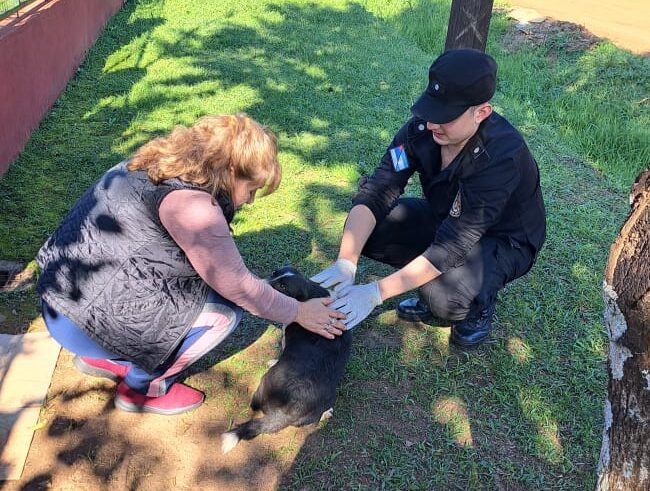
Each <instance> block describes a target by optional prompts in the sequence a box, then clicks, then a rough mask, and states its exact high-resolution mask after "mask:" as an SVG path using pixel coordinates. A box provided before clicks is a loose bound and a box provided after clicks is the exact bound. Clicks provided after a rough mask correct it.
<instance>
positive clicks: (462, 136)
mask: <svg viewBox="0 0 650 491" xmlns="http://www.w3.org/2000/svg"><path fill="white" fill-rule="evenodd" d="M496 72H497V66H496V62H495V61H494V59H493V58H492V57H490V56H489V55H487V54H485V53H483V52H481V51H477V50H472V49H456V50H450V51H447V52H445V53H444V54H442V55H441V56H439V57H438V58H437V59H436V60H435V61H434V62H433V64H432V65H431V67H430V69H429V83H428V86H427V88H426V90H425V91H424V93H423V94H422V95H421V96H420V98H419V99H418V100H417V101H416V102H415V104H414V105H413V107H412V108H411V111H412V113H413V117H412V118H411V119H409V120H408V121H407V122H406V124H405V125H404V126H403V127H402V128H401V129H400V130H399V131H398V132H397V134H396V135H395V137H394V139H393V142H392V143H391V145H390V146H389V148H388V150H387V151H386V153H385V155H384V157H383V158H382V160H381V163H380V165H379V166H378V167H377V168H376V170H375V171H374V173H373V174H372V176H370V177H369V178H364V179H363V180H362V181H361V183H360V185H359V190H358V193H357V194H356V195H355V196H354V198H353V207H352V209H351V210H350V213H349V214H348V217H347V220H346V222H345V227H344V230H343V236H342V239H341V245H340V250H339V255H338V259H337V261H336V262H335V263H334V264H332V265H331V266H330V267H328V268H327V269H325V270H324V271H322V272H320V273H318V274H317V275H316V276H314V277H313V278H312V279H313V280H314V281H316V282H318V283H320V284H322V285H323V286H324V287H326V288H333V289H334V290H335V292H336V295H337V297H338V299H337V300H336V301H335V302H334V303H333V304H332V305H331V306H332V307H333V308H335V309H338V310H339V311H340V312H342V313H344V314H346V315H347V319H346V321H344V322H345V323H346V325H347V328H348V329H350V328H352V327H354V326H355V325H356V324H358V323H359V322H361V321H363V320H364V319H365V318H366V317H367V316H368V315H369V314H370V312H371V311H372V310H373V309H374V308H375V307H376V306H377V305H379V304H381V303H382V302H383V301H384V300H386V299H388V298H391V297H394V296H396V295H400V294H402V293H404V292H407V291H410V290H412V289H415V288H419V289H420V290H419V298H411V299H408V300H405V301H403V302H401V303H400V304H399V306H398V308H397V315H398V316H399V317H400V318H402V319H406V320H411V321H426V320H429V319H430V318H432V317H433V316H436V317H438V318H440V319H445V320H448V321H450V322H451V324H452V332H451V341H452V342H453V343H455V344H457V345H461V346H474V345H478V344H480V343H482V342H483V341H485V340H486V339H487V338H488V336H489V334H490V331H491V329H492V322H493V317H494V312H495V304H496V300H497V293H498V292H499V290H501V289H502V288H503V287H504V286H505V285H506V284H507V283H508V282H510V281H512V280H514V279H516V278H518V277H520V276H522V275H523V274H525V273H526V272H528V270H530V268H531V267H532V265H533V262H534V261H535V258H536V256H537V254H538V252H539V250H540V248H541V247H542V244H543V243H544V239H545V234H546V213H545V210H544V202H543V199H542V191H541V189H540V179H539V169H538V167H537V164H536V162H535V159H534V158H533V156H532V155H531V153H530V150H529V149H528V147H527V145H526V142H525V141H524V139H523V137H522V136H521V135H520V134H519V132H518V131H517V130H516V129H515V128H514V127H513V126H512V125H510V123H509V122H508V121H506V120H505V119H504V118H503V117H502V116H500V115H499V114H497V113H496V112H495V111H493V109H492V106H491V104H490V102H489V101H490V99H491V98H492V96H493V95H494V91H495V87H496ZM416 172H417V173H418V174H419V178H420V182H421V184H422V191H423V194H424V198H401V197H400V196H401V195H402V194H403V192H404V188H405V187H406V185H407V183H408V180H409V178H410V177H411V176H412V175H413V174H415V173H416ZM361 255H364V256H366V257H369V258H372V259H375V260H377V261H381V262H382V263H386V264H389V265H391V266H393V267H395V268H398V270H397V271H396V272H394V273H393V274H391V275H389V276H387V277H385V278H382V279H381V280H379V281H375V282H372V283H368V284H362V285H354V280H355V274H356V267H357V262H358V260H359V257H360V256H361Z"/></svg>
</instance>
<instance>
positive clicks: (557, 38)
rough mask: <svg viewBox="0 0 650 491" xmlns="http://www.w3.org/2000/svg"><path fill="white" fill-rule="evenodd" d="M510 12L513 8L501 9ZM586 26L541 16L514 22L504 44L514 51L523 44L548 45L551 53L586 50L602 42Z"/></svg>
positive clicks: (508, 49)
mask: <svg viewBox="0 0 650 491" xmlns="http://www.w3.org/2000/svg"><path fill="white" fill-rule="evenodd" d="M500 11H501V12H502V13H507V14H510V12H511V10H510V9H507V10H503V9H502V10H500ZM602 41H603V39H602V38H599V37H597V36H594V35H593V34H592V33H591V32H589V31H588V30H587V29H586V28H585V27H583V26H580V25H577V24H573V23H571V22H566V21H561V20H556V19H552V18H540V19H539V20H535V21H531V22H519V23H516V24H513V25H512V26H511V27H510V28H509V29H508V31H507V32H506V34H505V36H504V39H503V46H504V49H505V51H506V52H508V53H513V52H515V51H518V50H520V49H521V48H522V47H523V46H533V47H539V46H546V47H547V48H548V52H549V53H553V52H556V51H559V50H561V51H565V52H577V51H585V50H587V49H589V48H591V47H592V46H595V45H596V44H598V43H600V42H602Z"/></svg>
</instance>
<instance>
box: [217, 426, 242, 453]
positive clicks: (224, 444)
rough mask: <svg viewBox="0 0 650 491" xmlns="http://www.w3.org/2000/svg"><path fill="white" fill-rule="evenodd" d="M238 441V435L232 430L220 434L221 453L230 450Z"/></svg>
mask: <svg viewBox="0 0 650 491" xmlns="http://www.w3.org/2000/svg"><path fill="white" fill-rule="evenodd" d="M238 443H239V437H238V436H237V433H235V432H234V431H229V432H227V433H222V434H221V451H222V452H223V453H228V452H230V451H231V450H232V449H233V448H235V447H236V446H237V444H238Z"/></svg>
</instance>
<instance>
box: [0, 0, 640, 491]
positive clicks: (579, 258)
mask: <svg viewBox="0 0 650 491" xmlns="http://www.w3.org/2000/svg"><path fill="white" fill-rule="evenodd" d="M449 5H450V2H449V1H440V2H436V1H423V0H422V1H408V2H404V1H401V0H400V1H398V0H383V1H380V0H365V1H361V0H359V1H344V0H323V1H321V2H318V3H316V2H307V1H298V0H295V1H287V0H275V1H256V2H253V1H248V0H243V1H242V2H238V3H237V4H236V5H234V2H200V3H199V2H182V1H180V0H166V1H163V0H150V1H140V2H127V3H126V5H125V7H124V9H123V10H122V11H121V12H119V13H118V14H117V15H116V17H115V18H114V19H113V20H112V21H111V22H110V24H109V25H108V27H107V29H106V30H105V32H104V33H103V35H102V36H101V37H100V39H99V41H98V42H97V44H96V45H95V46H94V47H93V48H92V50H91V51H90V53H89V54H88V57H87V59H86V61H85V62H84V64H83V65H82V66H81V68H80V70H79V71H78V74H77V76H76V77H75V79H74V80H72V81H71V82H70V84H69V85H68V88H67V89H66V91H65V93H64V94H63V95H62V97H61V98H60V99H59V101H58V102H57V104H56V105H55V107H54V108H53V109H52V110H51V111H50V113H49V115H48V116H47V117H46V118H45V120H44V121H43V122H42V124H41V126H40V128H39V129H38V130H37V131H35V132H34V134H33V136H32V138H31V140H30V142H29V144H28V145H27V148H26V149H25V151H24V152H23V153H22V154H21V156H20V157H19V159H18V160H17V161H16V163H15V164H14V165H12V167H11V168H10V170H9V172H8V173H7V174H6V175H5V176H4V177H3V178H2V180H1V181H0V202H1V203H2V210H3V214H2V218H0V251H2V253H1V256H2V257H1V259H10V260H19V261H24V262H28V261H30V260H31V259H32V258H33V257H34V255H35V253H36V251H37V250H38V248H39V247H40V245H41V244H42V243H43V242H44V240H45V239H46V237H47V236H48V234H50V233H51V232H52V231H53V229H54V228H55V227H56V225H57V223H58V222H59V221H60V219H61V218H62V216H63V215H64V214H65V212H66V211H67V210H68V209H69V208H70V207H71V206H72V204H73V203H74V201H75V199H76V198H77V197H78V196H79V195H80V194H81V192H82V191H83V190H84V189H85V188H86V187H87V186H88V185H90V184H91V183H92V182H93V181H94V180H95V179H96V178H97V177H98V176H99V175H101V174H102V172H104V171H105V170H106V169H107V168H109V167H111V166H112V165H114V164H115V163H116V162H118V161H120V160H122V159H124V158H126V157H127V156H128V155H129V154H130V153H131V152H132V151H133V150H134V149H135V148H137V147H138V145H140V144H142V143H143V142H145V141H147V140H148V139H150V138H151V137H153V136H155V135H158V134H161V133H164V132H166V131H167V130H169V129H170V128H171V127H173V125H175V124H190V123H192V122H193V121H194V120H195V119H196V118H197V117H199V116H201V115H204V114H210V113H220V112H232V111H246V112H248V113H249V114H251V115H252V116H253V117H255V118H256V119H258V120H260V121H262V122H263V123H265V124H267V125H269V126H270V127H271V128H272V129H273V130H274V131H276V132H277V134H278V135H279V137H280V148H281V155H280V159H281V162H282V164H283V166H284V170H285V178H284V181H283V183H282V186H281V187H280V189H279V191H278V192H277V193H275V194H274V195H272V196H270V197H268V198H265V199H263V200H259V201H258V203H257V204H256V205H255V206H253V207H252V208H248V209H247V210H245V211H244V212H243V213H241V214H240V215H239V216H238V217H237V219H236V222H235V224H234V230H235V234H236V240H237V242H238V244H239V245H240V248H241V251H242V254H243V255H244V257H245V259H246V261H247V264H248V265H249V267H250V268H251V269H252V270H253V271H255V272H257V273H258V274H260V275H264V274H267V273H268V272H269V271H271V270H272V269H273V268H274V267H276V266H277V265H279V264H282V263H283V262H284V261H285V260H287V259H288V260H290V261H292V262H293V263H294V264H296V265H297V266H298V267H300V268H301V269H303V270H304V271H306V272H310V273H311V272H315V271H316V270H317V269H318V268H320V267H322V266H324V265H326V264H327V263H328V261H330V260H331V259H332V258H333V257H334V256H335V253H336V249H337V244H338V240H339V235H340V231H341V227H342V224H343V220H344V218H345V212H346V211H347V209H348V207H349V204H350V196H351V194H352V193H353V192H354V189H355V187H356V181H357V179H358V178H359V176H360V175H362V174H363V173H365V172H369V171H370V170H371V169H372V168H373V167H374V165H375V163H376V162H377V160H378V158H379V157H380V156H381V154H382V153H383V151H384V148H385V146H386V145H387V144H388V142H389V141H390V138H391V137H392V135H393V133H394V132H395V130H396V129H397V128H398V127H399V126H400V125H401V123H402V122H403V121H404V120H405V118H407V117H408V114H409V107H410V105H411V103H412V102H413V100H414V99H415V98H416V97H417V96H418V95H419V92H420V91H421V90H422V88H423V85H424V81H425V80H426V71H427V68H428V65H429V63H430V62H431V60H432V59H433V57H434V56H435V55H436V54H437V53H439V51H440V50H441V49H442V46H443V44H444V35H445V28H446V27H445V26H446V22H447V18H448V12H449ZM510 29H511V21H509V20H508V19H507V18H506V17H505V16H504V15H503V14H495V16H494V17H493V20H492V25H491V35H490V39H489V43H488V51H489V52H490V53H491V54H493V55H494V56H495V57H496V59H497V61H498V63H499V74H500V81H499V85H498V91H497V95H496V97H495V101H494V102H495V106H496V107H497V109H498V110H499V111H500V112H501V113H502V114H504V115H505V116H507V117H508V118H509V119H511V120H512V121H513V122H514V123H515V124H516V125H517V126H518V127H520V128H521V130H522V132H523V133H524V135H525V136H526V138H527V139H528V141H529V143H530V146H531V148H532V150H533V153H534V155H535V156H536V158H537V160H538V162H539V165H540V168H541V173H542V186H543V189H544V195H545V200H546V205H547V209H548V240H547V243H546V246H545V248H544V249H543V251H542V253H541V256H540V258H539V261H538V263H537V264H536V266H535V268H534V269H533V271H532V272H531V273H530V274H529V275H527V276H526V277H525V278H523V279H521V280H519V281H517V282H515V283H513V284H512V285H510V286H509V287H508V289H507V291H506V292H505V293H504V294H503V295H502V296H501V297H500V301H499V305H498V309H497V314H498V325H499V328H498V330H497V332H496V336H495V340H494V342H493V343H491V344H489V345H487V346H485V347H483V348H481V349H479V350H476V351H473V352H469V353H464V352H462V351H456V350H454V349H451V348H449V346H448V342H447V336H448V329H446V328H445V327H437V326H424V325H422V326H417V327H414V326H409V325H407V324H401V323H398V322H396V320H395V317H394V315H393V314H392V313H391V312H390V310H391V308H392V307H394V305H395V301H390V302H387V304H385V305H384V306H382V307H381V308H380V309H378V311H377V312H376V315H373V316H372V317H371V318H370V319H369V320H368V321H366V322H365V323H364V324H363V325H361V326H359V327H358V328H356V330H355V335H356V340H355V352H354V355H353V359H352V361H351V363H350V366H349V370H348V375H347V377H346V379H345V381H344V384H343V386H342V387H341V390H340V396H339V400H338V402H337V407H336V414H337V416H336V419H334V420H333V421H332V422H330V423H328V424H327V425H324V427H323V428H322V430H321V431H320V432H318V433H315V434H313V435H312V436H310V438H309V439H308V441H307V442H306V444H305V445H304V446H303V447H302V448H301V449H300V451H299V453H298V457H297V459H296V461H295V463H294V465H293V467H292V468H291V469H290V471H288V472H287V473H286V475H285V476H284V477H283V480H282V486H281V487H282V488H283V489H284V488H286V489H301V488H305V489H336V488H342V489H373V490H374V489H423V490H425V489H427V490H428V489H496V488H497V487H499V486H500V487H501V488H503V489H544V490H546V489H566V490H575V489H593V486H594V482H595V466H596V462H597V457H598V451H599V448H600V439H601V430H602V401H603V400H604V397H605V391H606V378H607V377H606V368H605V361H606V338H605V335H604V331H603V328H602V325H601V312H602V301H601V281H602V271H603V267H604V264H605V260H606V257H607V254H608V251H609V245H610V244H611V242H612V240H613V238H614V237H615V235H616V232H617V230H618V228H619V227H620V225H621V224H622V222H623V219H624V217H625V214H626V211H627V204H626V193H627V189H628V188H629V186H630V184H631V182H632V180H633V179H634V177H635V176H636V174H637V173H638V171H639V170H641V169H642V168H643V167H644V166H646V165H647V164H648V162H650V147H649V145H648V141H649V140H650V139H649V138H648V137H649V135H648V127H650V124H649V123H650V116H649V112H648V103H647V102H642V101H643V100H644V98H645V97H647V96H648V93H647V90H648V86H649V79H650V65H649V61H648V59H647V58H642V57H638V56H633V55H631V54H629V53H627V52H624V51H622V50H619V49H617V48H615V47H613V46H612V45H610V44H607V43H602V44H600V45H598V46H595V47H594V48H591V49H589V50H586V51H585V50H582V51H568V50H566V49H564V48H565V46H566V45H567V43H569V42H570V41H571V40H570V39H568V38H567V37H566V35H565V37H558V36H551V37H550V38H548V39H546V41H545V42H544V43H542V44H541V45H540V46H527V45H521V46H519V47H517V48H515V49H513V47H512V45H510V44H508V42H507V39H508V35H509V32H510ZM387 271H388V269H387V268H385V267H381V266H379V265H377V264H373V263H370V262H368V261H366V262H363V263H362V264H361V267H360V278H359V280H360V281H366V280H368V279H369V278H372V277H374V276H375V275H381V274H385V273H386V272H387ZM34 305H35V297H34V294H33V292H32V293H27V294H12V295H6V294H4V296H2V297H0V313H3V314H4V315H5V316H7V317H8V318H9V320H10V321H11V320H13V319H14V317H13V316H12V314H11V311H12V310H16V308H18V310H20V311H21V312H28V313H29V314H30V315H33V312H34V309H35V307H34ZM29 309H31V310H29ZM263 325H266V324H265V323H264V322H263V321H258V320H254V319H251V318H250V317H248V318H247V319H246V322H245V323H244V325H243V327H242V330H243V331H244V332H246V330H247V329H251V330H252V329H253V327H254V328H255V329H257V331H260V329H263V328H262V326H263ZM208 366H209V364H208V365H206V368H207V367H208ZM227 369H228V370H229V373H230V375H229V377H230V379H229V380H231V384H230V387H229V388H228V387H227V388H226V389H223V390H224V391H225V394H224V395H222V397H223V400H224V401H226V402H227V401H230V402H227V404H229V405H230V406H232V407H230V406H229V408H228V410H229V411H231V412H232V414H233V416H234V417H241V414H242V410H243V409H245V408H242V407H236V405H234V403H233V402H232V401H235V400H237V397H235V396H236V394H237V392H236V391H237V389H236V386H237V382H238V381H239V380H241V378H242V377H243V378H247V377H259V376H260V375H261V373H262V371H261V369H260V367H259V366H249V365H247V364H245V363H239V362H236V361H232V362H229V364H228V366H227ZM201 380H205V378H202V379H201ZM207 391H208V392H209V394H211V396H212V397H218V396H217V395H215V394H214V389H213V388H211V387H209V386H208V387H207ZM287 451H289V449H288V450H287Z"/></svg>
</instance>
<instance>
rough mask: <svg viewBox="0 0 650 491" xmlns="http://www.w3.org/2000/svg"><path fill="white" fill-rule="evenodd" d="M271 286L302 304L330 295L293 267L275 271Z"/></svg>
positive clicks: (270, 281)
mask: <svg viewBox="0 0 650 491" xmlns="http://www.w3.org/2000/svg"><path fill="white" fill-rule="evenodd" d="M269 284H270V285H271V286H272V287H273V288H275V289H276V290H278V291H279V292H282V293H284V294H285V295H288V296H290V297H293V298H295V299H296V300H298V301H300V302H303V301H305V300H309V299H310V298H318V297H327V296H328V295H329V292H328V291H327V290H326V289H325V288H323V287H322V286H320V285H319V284H318V283H314V282H313V281H311V280H310V279H307V278H305V277H304V276H303V275H301V274H300V273H299V272H298V270H297V269H296V268H294V267H293V266H283V267H281V268H280V269H276V270H275V271H273V274H271V277H270V278H269Z"/></svg>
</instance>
